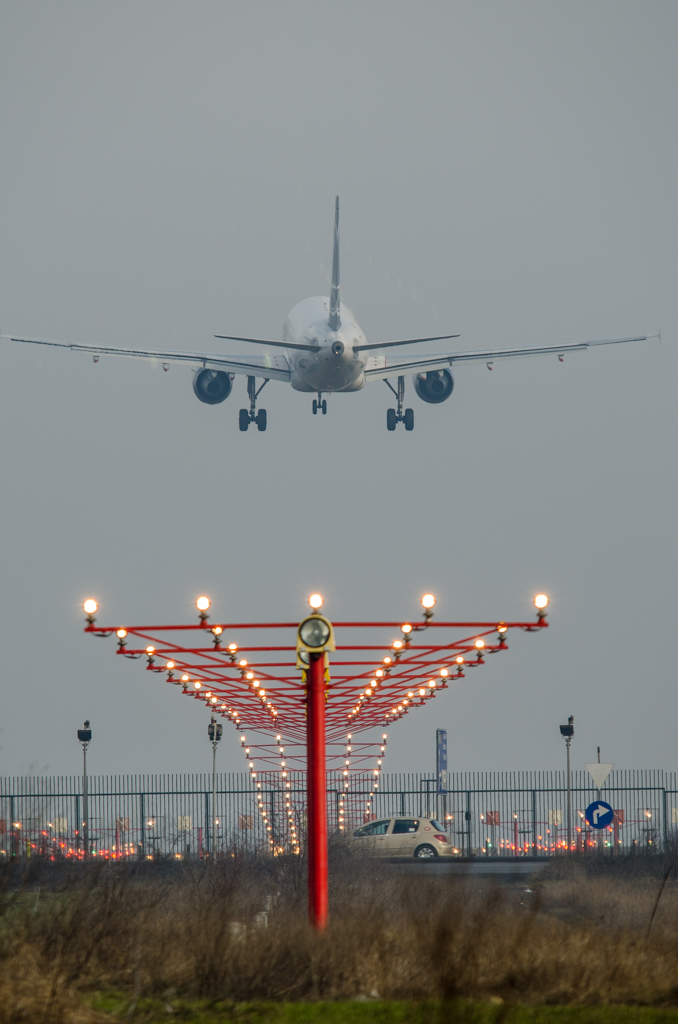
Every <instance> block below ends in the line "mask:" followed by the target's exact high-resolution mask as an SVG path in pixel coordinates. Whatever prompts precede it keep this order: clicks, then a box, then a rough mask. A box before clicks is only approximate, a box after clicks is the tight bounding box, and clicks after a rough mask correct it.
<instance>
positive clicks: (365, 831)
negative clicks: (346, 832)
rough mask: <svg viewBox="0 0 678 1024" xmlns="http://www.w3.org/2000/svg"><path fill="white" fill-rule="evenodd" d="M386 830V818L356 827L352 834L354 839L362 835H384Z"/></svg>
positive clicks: (360, 837)
mask: <svg viewBox="0 0 678 1024" xmlns="http://www.w3.org/2000/svg"><path fill="white" fill-rule="evenodd" d="M387 832H388V818H386V820H385V821H371V822H370V823H369V825H363V827H362V828H358V829H356V830H355V832H354V833H353V835H354V836H355V837H356V839H362V838H363V837H364V836H384V835H386V833H387Z"/></svg>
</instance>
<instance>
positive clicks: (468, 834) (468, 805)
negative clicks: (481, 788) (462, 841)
mask: <svg viewBox="0 0 678 1024" xmlns="http://www.w3.org/2000/svg"><path fill="white" fill-rule="evenodd" d="M466 853H467V855H468V856H469V857H470V856H472V854H471V790H470V789H467V790H466Z"/></svg>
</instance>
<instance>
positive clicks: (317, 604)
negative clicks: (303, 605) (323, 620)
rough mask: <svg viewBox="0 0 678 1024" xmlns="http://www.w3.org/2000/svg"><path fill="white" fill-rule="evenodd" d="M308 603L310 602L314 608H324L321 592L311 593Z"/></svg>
mask: <svg viewBox="0 0 678 1024" xmlns="http://www.w3.org/2000/svg"><path fill="white" fill-rule="evenodd" d="M308 603H309V604H310V606H311V608H314V609H315V610H316V611H317V610H318V608H322V606H323V599H322V597H321V596H320V594H311V596H310V597H309V599H308Z"/></svg>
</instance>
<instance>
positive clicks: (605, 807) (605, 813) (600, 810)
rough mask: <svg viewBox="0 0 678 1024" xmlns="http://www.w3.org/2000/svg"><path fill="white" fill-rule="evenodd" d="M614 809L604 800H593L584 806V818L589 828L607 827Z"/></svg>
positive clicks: (612, 816)
mask: <svg viewBox="0 0 678 1024" xmlns="http://www.w3.org/2000/svg"><path fill="white" fill-rule="evenodd" d="M613 818H614V811H613V810H612V808H611V807H610V805H609V804H606V803H605V801H604V800H594V802H593V803H592V804H589V805H588V807H587V808H586V820H587V821H588V823H589V825H590V826H591V828H607V827H608V826H609V825H611V824H612V819H613Z"/></svg>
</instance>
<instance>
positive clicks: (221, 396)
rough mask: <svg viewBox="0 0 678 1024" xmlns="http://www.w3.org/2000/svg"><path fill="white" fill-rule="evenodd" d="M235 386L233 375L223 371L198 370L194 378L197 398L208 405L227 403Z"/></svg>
mask: <svg viewBox="0 0 678 1024" xmlns="http://www.w3.org/2000/svg"><path fill="white" fill-rule="evenodd" d="M232 387H233V384H232V382H231V375H230V374H229V373H224V371H223V370H208V369H207V368H205V369H204V370H198V372H197V373H196V375H195V377H194V378H193V390H194V392H195V394H196V398H199V399H200V401H201V402H206V403H207V405H218V404H219V402H223V401H225V399H227V398H228V396H229V395H230V393H231V388H232Z"/></svg>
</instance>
